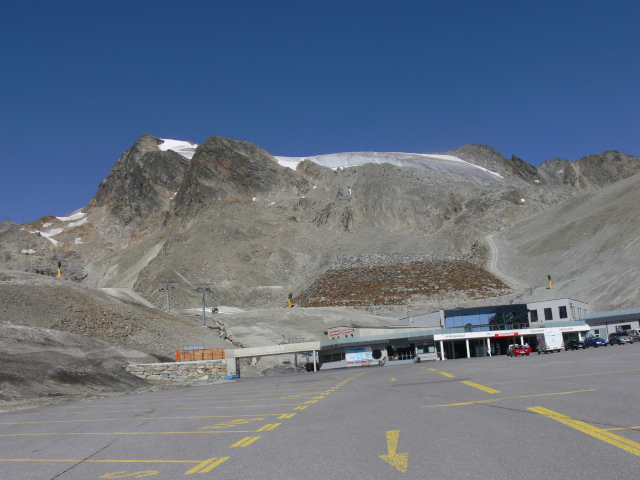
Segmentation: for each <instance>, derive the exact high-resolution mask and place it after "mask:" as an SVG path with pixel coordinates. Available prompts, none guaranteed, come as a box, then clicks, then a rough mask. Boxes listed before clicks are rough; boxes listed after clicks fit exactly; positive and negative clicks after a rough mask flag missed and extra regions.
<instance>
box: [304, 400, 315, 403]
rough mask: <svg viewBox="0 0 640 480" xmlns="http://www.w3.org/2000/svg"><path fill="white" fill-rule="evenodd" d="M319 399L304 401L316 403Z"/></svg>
mask: <svg viewBox="0 0 640 480" xmlns="http://www.w3.org/2000/svg"><path fill="white" fill-rule="evenodd" d="M317 401H318V400H309V401H308V402H304V403H316V402H317Z"/></svg>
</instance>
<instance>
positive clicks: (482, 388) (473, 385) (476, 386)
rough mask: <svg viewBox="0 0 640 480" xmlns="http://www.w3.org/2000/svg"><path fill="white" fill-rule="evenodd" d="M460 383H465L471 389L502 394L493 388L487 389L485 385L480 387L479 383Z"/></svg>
mask: <svg viewBox="0 0 640 480" xmlns="http://www.w3.org/2000/svg"><path fill="white" fill-rule="evenodd" d="M460 383H464V384H465V385H469V386H470V387H475V388H479V389H480V390H484V391H485V392H489V393H500V390H495V389H493V388H489V387H485V386H484V385H480V384H479V383H473V382H469V381H467V380H461V381H460Z"/></svg>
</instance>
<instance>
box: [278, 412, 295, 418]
mask: <svg viewBox="0 0 640 480" xmlns="http://www.w3.org/2000/svg"><path fill="white" fill-rule="evenodd" d="M294 415H295V413H285V414H284V415H280V416H279V417H278V420H284V419H285V418H291V417H293V416H294Z"/></svg>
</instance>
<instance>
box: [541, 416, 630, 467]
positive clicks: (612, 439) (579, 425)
mask: <svg viewBox="0 0 640 480" xmlns="http://www.w3.org/2000/svg"><path fill="white" fill-rule="evenodd" d="M529 410H531V411H532V412H535V413H539V414H540V415H544V416H545V417H548V418H550V419H552V420H555V421H557V422H560V423H562V424H564V425H567V426H569V427H571V428H574V429H576V430H578V431H580V432H582V433H586V434H587V435H590V436H592V437H594V438H597V439H598V440H602V441H603V442H606V443H608V444H610V445H613V446H614V447H618V448H621V449H622V450H625V451H627V452H629V453H633V454H634V455H637V456H639V457H640V443H638V442H634V441H633V440H629V439H628V438H625V437H621V436H620V435H616V434H615V433H611V432H609V431H607V430H604V429H602V428H598V427H594V426H593V425H589V424H588V423H586V422H582V421H580V420H576V419H574V418H571V417H568V416H567V415H563V414H561V413H558V412H554V411H553V410H549V409H547V408H543V407H531V408H529Z"/></svg>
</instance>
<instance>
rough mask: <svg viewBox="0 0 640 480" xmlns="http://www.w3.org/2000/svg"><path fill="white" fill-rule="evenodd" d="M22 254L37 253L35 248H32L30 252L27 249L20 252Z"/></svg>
mask: <svg viewBox="0 0 640 480" xmlns="http://www.w3.org/2000/svg"><path fill="white" fill-rule="evenodd" d="M20 253H36V251H35V250H34V249H33V248H30V249H29V250H27V249H26V248H25V249H23V250H20Z"/></svg>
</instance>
